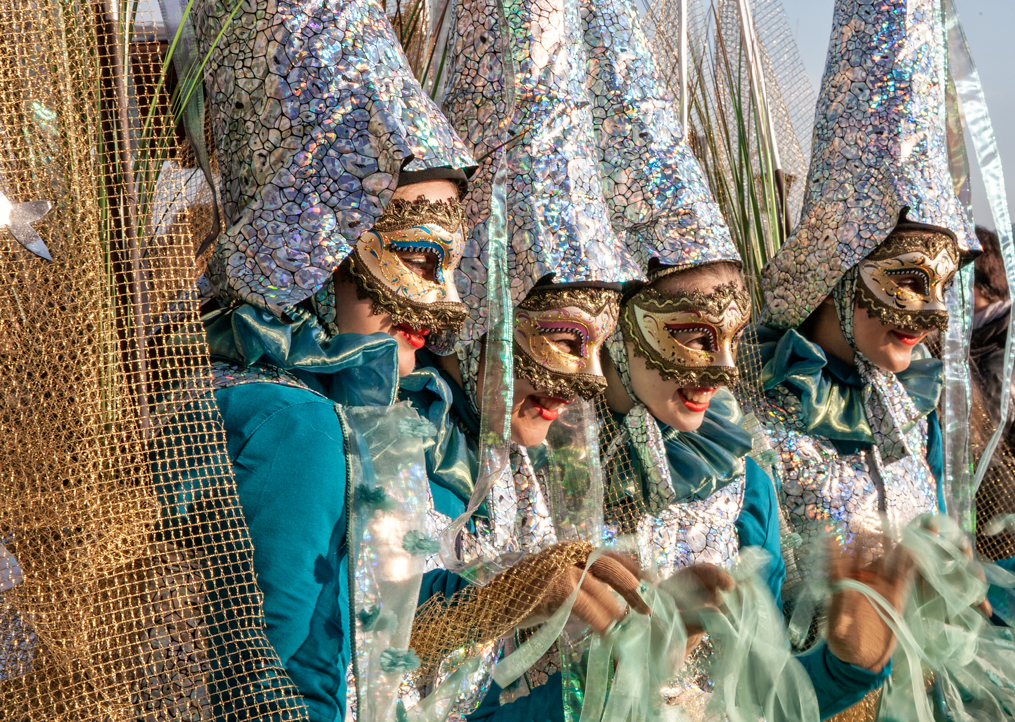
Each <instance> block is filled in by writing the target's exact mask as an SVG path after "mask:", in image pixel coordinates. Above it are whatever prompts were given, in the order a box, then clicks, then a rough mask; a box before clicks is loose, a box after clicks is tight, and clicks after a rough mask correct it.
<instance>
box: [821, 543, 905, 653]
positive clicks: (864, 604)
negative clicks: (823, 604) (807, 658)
mask: <svg viewBox="0 0 1015 722" xmlns="http://www.w3.org/2000/svg"><path fill="white" fill-rule="evenodd" d="M865 541H866V540H865ZM829 551H830V558H831V562H830V565H829V577H830V580H831V582H832V584H833V585H834V584H835V583H836V582H839V581H841V580H843V579H855V580H856V581H858V582H861V583H863V584H866V585H867V586H868V587H870V588H871V589H873V590H874V591H876V592H878V593H879V594H880V595H881V596H882V597H884V598H885V599H886V600H887V601H888V603H889V604H891V605H892V606H893V607H894V608H895V610H896V611H898V612H901V611H902V609H903V608H904V607H905V606H906V599H907V598H908V597H909V592H910V589H911V588H912V580H913V558H912V557H911V556H910V554H909V552H908V551H906V549H905V548H904V547H902V546H893V547H891V548H890V549H889V551H888V552H887V553H886V554H884V555H883V556H881V557H880V558H878V559H876V560H874V561H873V562H871V563H869V564H866V565H864V563H863V560H862V557H863V556H865V555H864V554H863V553H861V552H860V551H859V550H858V549H857V548H856V547H854V548H853V549H842V548H841V547H840V546H839V545H838V543H837V542H836V541H835V540H834V539H832V540H829ZM895 643H896V639H895V633H894V632H892V630H891V629H890V628H889V627H888V625H887V624H885V622H884V620H883V619H882V618H881V615H880V614H879V613H878V610H877V609H876V608H875V607H874V605H873V604H872V603H871V601H870V600H869V599H868V598H867V597H866V596H864V595H863V594H861V593H860V592H857V591H853V590H851V589H844V590H842V591H839V592H836V593H835V594H833V595H832V602H831V604H830V605H829V607H828V649H829V650H830V651H831V652H832V654H834V655H835V656H836V657H838V658H839V659H841V660H842V661H843V662H847V663H848V664H852V665H855V666H857V667H861V668H863V669H867V670H870V671H871V672H880V671H881V670H882V669H884V666H885V665H886V664H888V660H889V659H891V658H892V652H893V651H895Z"/></svg>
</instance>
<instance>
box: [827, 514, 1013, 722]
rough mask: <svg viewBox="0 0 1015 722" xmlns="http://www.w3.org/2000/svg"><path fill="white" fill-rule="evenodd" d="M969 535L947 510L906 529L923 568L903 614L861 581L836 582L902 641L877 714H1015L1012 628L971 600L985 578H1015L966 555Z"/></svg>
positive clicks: (909, 721)
mask: <svg viewBox="0 0 1015 722" xmlns="http://www.w3.org/2000/svg"><path fill="white" fill-rule="evenodd" d="M965 539H966V536H965V534H964V533H963V532H962V530H961V529H960V528H959V526H958V524H957V523H956V522H955V521H954V520H953V519H951V518H950V517H945V516H929V515H928V516H924V517H921V518H919V519H917V520H914V521H913V522H912V523H911V524H909V525H908V526H907V527H906V528H905V529H904V530H903V531H902V533H901V538H900V540H899V542H900V543H901V544H902V545H903V546H904V547H905V548H906V549H907V550H908V551H909V553H910V554H911V555H912V557H913V560H914V562H915V565H916V568H917V570H918V581H917V583H916V584H915V585H914V588H913V591H912V593H911V595H910V597H909V600H908V602H907V605H906V608H905V610H904V613H903V614H898V613H897V612H896V610H895V609H894V608H892V607H891V606H890V605H889V604H888V602H887V601H886V600H885V599H884V598H883V597H882V596H881V595H879V594H878V593H877V592H875V591H874V590H872V589H871V588H870V587H868V586H866V585H864V584H861V583H860V582H857V581H854V580H851V579H847V580H842V581H840V582H838V584H837V588H842V589H854V590H856V591H859V592H861V593H863V594H864V595H866V596H867V597H868V598H869V599H870V600H871V601H872V602H873V603H874V605H875V607H876V608H877V609H878V612H879V613H880V615H881V617H882V619H884V620H885V623H886V624H887V625H888V626H889V627H890V628H891V629H892V630H893V631H894V632H895V634H896V637H897V639H898V644H897V647H896V650H895V653H894V654H893V656H892V678H891V680H890V681H889V682H888V683H887V684H886V685H885V689H884V693H883V695H882V701H881V708H880V711H879V715H878V719H879V720H884V721H885V722H889V721H890V722H934V721H935V720H938V719H942V718H945V719H949V720H951V721H952V722H967V721H968V722H973V721H974V720H975V721H976V722H979V721H981V720H983V721H985V720H991V722H993V721H995V720H1015V684H1013V680H1015V638H1013V636H1012V630H1011V629H1010V628H1006V627H995V626H993V625H992V624H990V623H989V622H988V621H987V620H986V619H985V618H984V617H983V615H982V614H980V613H979V612H978V611H977V610H976V609H974V608H973V606H972V605H974V604H977V603H979V601H980V600H981V599H983V596H984V594H985V593H986V591H987V581H986V580H987V579H989V580H990V581H991V583H995V584H996V583H999V582H1000V583H1002V584H1011V583H1012V582H1015V579H1013V577H1012V575H1010V574H1008V573H1007V572H1005V571H1004V570H1002V569H1000V568H998V567H996V566H994V565H990V564H988V565H986V566H983V565H981V564H980V563H979V562H976V561H974V560H972V559H970V558H969V557H967V556H966V554H965V553H964V552H963V549H964V547H965V543H966V542H965ZM930 673H933V679H934V685H933V686H934V689H933V693H932V694H930V695H929V694H928V693H927V690H926V686H925V679H927V678H928V676H929V674H930Z"/></svg>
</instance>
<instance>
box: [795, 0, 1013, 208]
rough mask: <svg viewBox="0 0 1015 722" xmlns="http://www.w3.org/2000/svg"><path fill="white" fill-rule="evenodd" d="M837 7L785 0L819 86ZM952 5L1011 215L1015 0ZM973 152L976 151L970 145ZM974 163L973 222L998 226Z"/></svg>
mask: <svg viewBox="0 0 1015 722" xmlns="http://www.w3.org/2000/svg"><path fill="white" fill-rule="evenodd" d="M833 4H834V3H833V0H783V7H785V9H786V15H787V16H788V18H789V25H790V28H791V29H792V30H793V34H794V36H795V37H796V41H797V45H798V47H799V49H800V55H801V56H802V58H803V61H804V65H805V66H806V67H807V74H808V75H809V76H810V79H811V83H812V84H813V85H814V87H815V88H818V87H819V85H820V83H821V74H822V72H824V68H825V55H826V53H827V52H828V38H829V34H830V30H831V27H832V6H833ZM954 4H955V7H956V8H957V10H958V14H959V19H960V21H961V22H962V26H963V28H964V29H965V31H966V38H967V39H968V40H969V47H970V50H971V52H972V56H973V62H974V63H975V64H976V68H977V70H978V71H979V74H980V80H981V81H982V83H983V93H984V95H985V96H986V98H987V107H988V108H989V110H990V119H991V122H992V124H993V126H994V135H995V137H996V138H997V146H998V151H999V153H1000V155H1001V164H1002V167H1003V168H1004V172H1005V176H1006V178H1005V180H1006V181H1007V183H1006V186H1007V187H1006V190H1007V194H1006V195H1007V197H1008V207H1009V211H1015V77H1013V76H1015V0H954ZM969 152H970V154H972V152H973V151H972V148H971V147H970V148H969ZM970 165H971V166H972V168H973V176H974V177H973V186H972V196H973V218H974V219H975V221H976V223H978V224H979V225H983V226H987V227H988V228H994V220H993V218H992V216H991V213H990V207H989V206H988V204H987V200H986V195H985V193H986V192H985V190H984V187H983V182H982V181H981V180H980V177H979V172H978V170H977V169H976V167H975V166H976V161H975V158H973V157H970Z"/></svg>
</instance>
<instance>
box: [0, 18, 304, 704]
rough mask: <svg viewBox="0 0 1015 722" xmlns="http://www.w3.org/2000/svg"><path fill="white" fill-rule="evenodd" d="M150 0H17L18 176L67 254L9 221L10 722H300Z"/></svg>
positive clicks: (9, 84)
mask: <svg viewBox="0 0 1015 722" xmlns="http://www.w3.org/2000/svg"><path fill="white" fill-rule="evenodd" d="M132 7H134V5H133V4H132V3H126V2H123V3H121V4H120V6H119V7H117V6H116V4H115V3H112V2H108V3H103V2H73V1H71V2H60V3H55V2H54V3H6V4H5V5H4V6H3V7H2V8H0V190H2V191H3V192H4V194H5V195H6V196H7V197H8V198H9V199H10V200H11V202H13V203H18V202H25V201H34V200H43V199H44V200H49V201H51V202H52V203H53V208H52V210H51V211H50V213H49V214H48V215H47V216H46V217H45V218H43V219H42V220H41V221H39V222H37V223H36V224H35V226H36V228H37V230H38V232H39V233H40V234H41V237H42V239H43V240H44V241H45V243H46V245H47V246H48V249H49V251H50V253H51V254H52V256H53V262H52V263H48V262H46V261H44V260H42V259H40V258H38V257H36V256H34V255H32V254H31V253H29V252H28V251H27V250H26V248H24V247H23V246H22V245H21V244H19V243H18V242H17V241H16V240H15V239H14V237H13V236H12V235H11V233H10V232H9V231H8V230H7V229H6V228H0V398H2V407H0V409H2V410H0V433H2V435H3V438H4V443H3V445H2V446H0V543H2V544H3V545H4V547H5V549H6V551H7V552H9V553H10V554H13V556H14V557H15V558H16V559H17V562H18V564H19V565H20V569H21V571H22V573H23V580H21V581H20V583H17V584H16V585H14V586H13V587H12V588H9V589H8V590H7V591H3V592H0V718H2V719H4V720H8V719H9V720H74V721H75V722H78V721H80V720H104V721H105V720H115V721H119V720H145V721H146V722H147V721H155V720H169V719H174V720H211V719H256V718H270V719H297V718H301V717H303V716H304V712H303V707H302V703H301V701H300V699H299V697H298V696H297V695H296V692H295V689H294V688H293V687H292V685H291V683H290V682H289V680H288V678H287V677H286V676H285V673H284V671H283V669H282V668H281V665H280V664H279V660H278V659H277V656H276V655H275V653H274V651H273V650H272V648H271V647H270V645H269V644H268V642H267V640H266V638H265V636H264V634H263V631H262V627H263V621H262V616H261V598H260V592H259V591H258V589H257V587H256V585H255V583H254V578H253V571H252V566H251V553H252V549H251V545H250V539H249V534H248V531H247V529H246V526H245V524H244V522H243V518H242V515H241V513H240V509H239V505H238V501H237V497H236V491H235V485H234V481H233V479H232V476H231V472H230V467H229V460H228V457H227V455H226V448H225V441H224V436H223V433H222V427H221V423H220V420H219V417H218V412H217V409H216V408H215V405H214V399H213V396H212V386H211V380H210V372H209V367H208V358H207V349H206V347H205V344H204V340H203V338H204V337H203V330H202V327H201V325H200V322H199V320H198V309H197V298H196V294H195V293H194V291H193V286H194V281H195V278H196V276H197V270H196V268H195V263H194V248H195V245H196V243H198V242H199V240H200V236H195V232H194V231H195V230H197V229H198V228H199V227H200V226H201V224H202V223H204V224H205V226H206V225H207V218H203V216H202V213H204V212H205V211H203V210H202V209H201V208H200V207H194V206H195V205H198V206H199V203H200V198H201V197H202V190H201V189H200V188H199V187H198V185H195V184H193V183H191V182H190V181H191V179H192V176H193V169H188V168H187V167H186V166H187V164H188V161H187V159H186V150H185V147H184V148H181V147H180V144H179V142H178V139H177V135H176V132H175V128H174V123H173V122H172V120H171V116H170V115H169V94H168V92H167V88H165V87H163V88H162V90H161V91H160V92H159V94H158V96H156V95H155V88H156V86H157V84H158V77H159V74H160V73H161V66H162V53H163V52H164V49H165V47H166V43H165V42H164V41H163V42H159V40H158V38H156V37H153V36H152V35H151V34H150V33H148V34H144V33H143V32H142V27H141V26H142V25H143V23H142V22H141V21H148V23H149V26H151V25H153V23H151V21H152V20H153V18H136V20H137V21H138V22H137V23H136V24H135V23H134V22H124V18H125V17H126V13H127V10H128V9H129V8H132ZM133 20H135V18H132V21H133ZM190 165H193V164H192V162H190ZM206 190H207V188H205V191H206Z"/></svg>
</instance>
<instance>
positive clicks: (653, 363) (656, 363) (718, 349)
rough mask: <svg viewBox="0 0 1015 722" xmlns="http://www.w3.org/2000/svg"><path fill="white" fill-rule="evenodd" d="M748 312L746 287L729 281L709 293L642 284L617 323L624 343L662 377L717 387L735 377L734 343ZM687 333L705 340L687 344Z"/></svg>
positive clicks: (748, 318) (748, 303)
mask: <svg viewBox="0 0 1015 722" xmlns="http://www.w3.org/2000/svg"><path fill="white" fill-rule="evenodd" d="M750 317H751V299H750V297H749V296H748V295H747V291H745V290H744V289H743V288H741V286H740V284H739V283H736V282H730V283H726V284H723V285H721V286H719V287H717V288H716V289H715V290H714V291H713V292H712V293H710V294H708V295H705V294H704V293H702V292H701V291H700V290H698V289H695V290H694V291H693V292H691V293H684V292H681V291H677V292H672V293H661V292H660V291H657V290H655V289H653V288H646V289H644V290H642V291H640V292H638V293H637V294H635V295H634V296H633V297H632V298H631V299H630V300H628V302H627V303H626V304H625V305H624V311H623V313H622V315H621V320H620V326H621V330H622V331H623V333H624V340H625V342H626V343H629V344H631V345H632V346H633V347H634V352H635V353H636V354H637V355H638V356H641V357H642V358H644V359H645V361H646V363H647V365H648V366H649V368H653V369H655V370H657V371H658V372H659V373H660V374H661V375H662V377H663V378H664V379H667V380H670V379H676V380H677V381H678V382H679V383H680V385H681V386H700V387H715V386H720V385H724V384H725V385H729V384H731V383H733V382H734V381H736V380H737V375H738V374H737V358H736V348H735V344H736V340H737V338H738V337H739V335H740V332H741V331H742V330H743V328H744V327H745V326H746V325H747V323H748V322H749V320H750ZM688 334H695V335H696V338H701V337H702V336H703V337H704V339H705V341H704V343H703V344H702V343H700V342H699V343H696V344H695V347H692V346H690V345H686V344H685V343H683V342H682V341H681V339H682V338H686V337H687V335H688ZM698 345H700V346H702V347H701V348H697V347H696V346H698Z"/></svg>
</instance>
